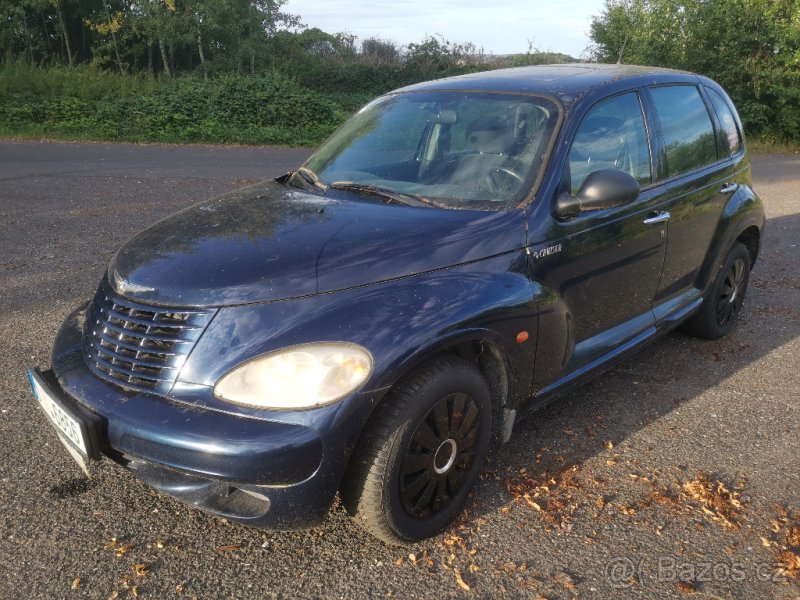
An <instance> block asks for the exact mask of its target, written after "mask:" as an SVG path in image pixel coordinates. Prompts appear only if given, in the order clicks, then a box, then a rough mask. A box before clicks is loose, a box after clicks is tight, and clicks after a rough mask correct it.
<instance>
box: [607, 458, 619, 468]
mask: <svg viewBox="0 0 800 600" xmlns="http://www.w3.org/2000/svg"><path fill="white" fill-rule="evenodd" d="M615 464H617V461H615V460H613V459H608V460H607V461H606V465H608V466H609V467H613V466H614V465H615Z"/></svg>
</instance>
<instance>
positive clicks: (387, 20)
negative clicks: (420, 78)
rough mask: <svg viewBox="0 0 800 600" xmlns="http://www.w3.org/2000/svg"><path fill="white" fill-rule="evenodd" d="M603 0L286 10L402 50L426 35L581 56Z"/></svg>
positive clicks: (345, 0) (347, 3)
mask: <svg viewBox="0 0 800 600" xmlns="http://www.w3.org/2000/svg"><path fill="white" fill-rule="evenodd" d="M604 4H605V3H604V2H603V0H549V1H547V2H544V1H542V0H505V1H502V2H498V3H493V2H492V0H400V1H392V2H389V1H387V0H288V2H287V3H286V4H285V5H284V7H283V10H284V11H286V12H289V13H292V14H295V15H300V18H301V20H302V21H303V23H305V24H306V25H308V27H318V28H319V29H322V30H323V31H326V32H328V33H338V32H340V31H347V32H349V33H354V34H355V35H357V36H358V37H359V39H361V40H363V39H365V38H369V37H380V38H383V39H387V40H391V41H393V42H395V43H397V44H398V45H400V46H404V45H406V44H408V43H409V42H419V41H420V40H422V39H423V38H424V37H425V36H426V35H434V34H441V35H443V36H444V37H445V39H447V40H449V41H451V42H455V43H464V42H472V43H473V44H475V46H477V47H478V49H480V48H483V50H484V51H485V52H486V53H487V54H512V53H519V52H525V51H527V49H528V40H532V41H533V45H534V47H536V48H538V49H539V50H551V51H553V52H563V53H565V54H570V55H572V56H575V57H580V55H581V53H583V51H584V49H585V48H586V46H587V45H588V44H589V23H590V19H591V17H592V16H593V15H597V14H600V12H601V10H602V8H603V6H604Z"/></svg>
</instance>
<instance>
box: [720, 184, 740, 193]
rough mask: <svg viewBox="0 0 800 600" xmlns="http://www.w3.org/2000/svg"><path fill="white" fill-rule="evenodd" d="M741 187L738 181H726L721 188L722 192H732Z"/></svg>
mask: <svg viewBox="0 0 800 600" xmlns="http://www.w3.org/2000/svg"><path fill="white" fill-rule="evenodd" d="M737 189H739V184H738V183H726V184H725V185H723V186H722V187H721V188H720V189H719V193H720V194H731V193H733V192H735V191H736V190H737Z"/></svg>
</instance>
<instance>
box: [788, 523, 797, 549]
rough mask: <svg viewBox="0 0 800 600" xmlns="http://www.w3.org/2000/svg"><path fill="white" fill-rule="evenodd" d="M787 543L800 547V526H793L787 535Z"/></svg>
mask: <svg viewBox="0 0 800 600" xmlns="http://www.w3.org/2000/svg"><path fill="white" fill-rule="evenodd" d="M786 543H788V544H789V545H790V546H794V547H795V548H800V526H799V527H792V528H791V529H790V530H789V533H788V534H787V535H786Z"/></svg>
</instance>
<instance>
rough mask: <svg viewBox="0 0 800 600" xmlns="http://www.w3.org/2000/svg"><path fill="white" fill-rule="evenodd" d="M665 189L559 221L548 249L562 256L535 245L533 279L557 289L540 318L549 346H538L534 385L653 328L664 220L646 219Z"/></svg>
mask: <svg viewBox="0 0 800 600" xmlns="http://www.w3.org/2000/svg"><path fill="white" fill-rule="evenodd" d="M664 192H665V189H664V188H663V187H660V186H659V187H656V188H651V189H649V190H646V191H644V192H642V194H641V195H640V197H639V198H638V199H637V201H636V202H635V203H633V204H632V205H628V206H625V207H620V208H618V209H614V210H610V211H600V212H597V213H585V214H584V215H583V216H581V217H578V218H577V219H574V220H573V221H570V222H567V223H558V222H556V221H555V220H554V228H553V229H552V233H553V236H552V237H551V238H550V239H552V240H554V241H548V243H547V244H546V246H547V247H553V246H555V247H559V246H560V251H559V253H558V255H557V257H556V256H552V255H544V256H543V257H542V258H537V256H538V255H539V254H540V251H541V250H543V249H544V248H543V247H542V248H540V247H539V246H533V247H532V248H531V256H532V266H531V274H532V277H533V278H534V279H535V280H537V281H541V282H543V283H545V284H546V285H547V287H549V288H550V289H552V290H554V292H555V298H554V300H553V305H552V306H551V307H550V308H549V309H547V310H545V311H544V312H543V313H541V314H540V317H539V320H540V338H541V339H542V340H545V341H546V343H549V346H548V347H547V348H542V349H541V351H537V358H536V369H535V375H534V377H535V386H536V388H537V389H538V388H541V387H544V386H546V385H548V384H550V383H552V382H553V381H554V380H555V379H557V378H559V377H560V376H563V375H564V374H567V373H569V372H571V371H574V370H576V369H579V368H581V367H582V366H584V365H586V364H588V363H590V362H591V361H593V360H595V359H597V358H598V357H600V356H602V355H604V354H606V353H608V352H610V351H612V350H613V349H614V348H615V347H617V346H619V345H621V344H624V343H625V342H626V341H628V340H630V339H632V338H634V337H636V336H637V335H639V334H641V333H642V332H643V331H645V330H646V329H648V328H650V327H652V326H653V324H654V321H655V319H654V316H653V313H652V311H651V307H652V305H653V297H654V296H655V293H656V289H657V287H658V281H659V276H660V274H661V267H662V263H663V261H664V249H665V243H664V240H665V228H666V224H657V225H648V224H645V223H644V221H645V220H646V219H647V218H648V217H649V216H651V215H652V214H653V213H654V212H656V209H657V208H658V204H659V202H660V201H661V195H662V194H663V193H664ZM562 332H566V335H565V334H564V333H562ZM554 346H555V347H554Z"/></svg>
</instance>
